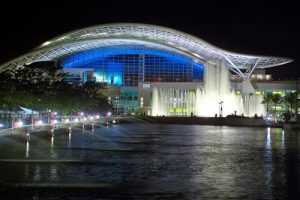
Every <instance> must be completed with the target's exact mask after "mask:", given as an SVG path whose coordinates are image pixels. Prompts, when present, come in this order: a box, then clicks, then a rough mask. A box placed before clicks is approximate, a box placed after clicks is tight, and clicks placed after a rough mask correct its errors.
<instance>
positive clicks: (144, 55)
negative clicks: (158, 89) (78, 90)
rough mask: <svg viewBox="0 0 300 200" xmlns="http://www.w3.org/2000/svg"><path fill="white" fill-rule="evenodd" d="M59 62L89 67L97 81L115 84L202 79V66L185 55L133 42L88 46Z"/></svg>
mask: <svg viewBox="0 0 300 200" xmlns="http://www.w3.org/2000/svg"><path fill="white" fill-rule="evenodd" d="M60 64H61V65H62V66H63V67H64V68H93V69H94V76H95V79H96V81H97V82H107V83H108V84H109V85H117V86H121V85H123V86H137V84H138V82H140V81H163V82H165V81H180V82H182V81H192V80H202V79H203V72H204V66H203V65H202V64H198V63H195V62H194V61H193V60H192V59H191V58H189V57H186V56H183V55H180V54H175V53H172V52H168V51H163V50H158V49H149V48H147V47H145V46H137V45H134V46H130V45H126V46H124V45H123V46H113V47H102V48H98V49H92V50H88V51H84V52H81V53H78V54H74V55H71V56H69V57H66V58H64V59H63V60H61V61H60ZM141 66H143V67H144V68H143V69H142V70H144V72H141ZM141 74H142V75H141Z"/></svg>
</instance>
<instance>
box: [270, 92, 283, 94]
mask: <svg viewBox="0 0 300 200" xmlns="http://www.w3.org/2000/svg"><path fill="white" fill-rule="evenodd" d="M272 93H273V94H281V92H272Z"/></svg>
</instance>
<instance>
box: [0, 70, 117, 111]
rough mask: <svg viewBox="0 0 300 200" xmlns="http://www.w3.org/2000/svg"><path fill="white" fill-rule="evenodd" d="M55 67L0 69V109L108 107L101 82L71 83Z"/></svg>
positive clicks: (85, 108) (99, 109) (83, 109)
mask: <svg viewBox="0 0 300 200" xmlns="http://www.w3.org/2000/svg"><path fill="white" fill-rule="evenodd" d="M64 76H65V73H64V72H63V71H62V70H61V69H59V68H44V67H38V66H36V67H31V66H25V67H19V68H17V69H14V70H7V71H4V72H2V73H0V109H5V110H9V111H13V110H15V109H17V107H18V106H25V107H29V108H33V109H34V110H39V111H46V110H49V109H51V110H57V111H59V112H60V113H62V114H70V113H73V112H76V111H79V110H80V111H85V112H99V111H103V110H107V109H110V108H111V105H110V104H108V101H107V98H106V97H105V96H103V95H102V93H101V90H104V89H105V85H104V84H101V83H93V82H90V83H86V84H85V85H83V86H74V85H70V84H68V83H66V82H64V81H63V80H62V79H63V77H64Z"/></svg>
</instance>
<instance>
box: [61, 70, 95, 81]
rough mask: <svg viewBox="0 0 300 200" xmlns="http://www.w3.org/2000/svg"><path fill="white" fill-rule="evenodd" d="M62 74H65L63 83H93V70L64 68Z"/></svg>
mask: <svg viewBox="0 0 300 200" xmlns="http://www.w3.org/2000/svg"><path fill="white" fill-rule="evenodd" d="M64 72H66V73H67V76H66V77H64V81H66V82H67V83H70V84H74V85H82V84H83V83H85V82H87V81H92V82H93V81H94V69H93V68H64Z"/></svg>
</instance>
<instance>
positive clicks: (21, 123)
mask: <svg viewBox="0 0 300 200" xmlns="http://www.w3.org/2000/svg"><path fill="white" fill-rule="evenodd" d="M22 126H23V122H22V121H17V122H15V127H16V128H19V127H22Z"/></svg>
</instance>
